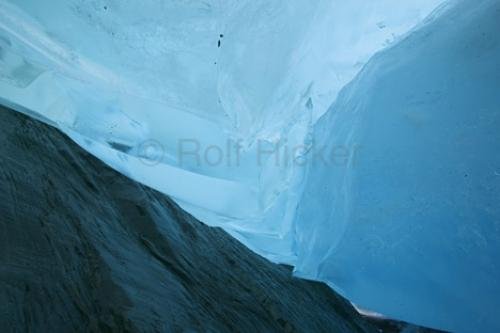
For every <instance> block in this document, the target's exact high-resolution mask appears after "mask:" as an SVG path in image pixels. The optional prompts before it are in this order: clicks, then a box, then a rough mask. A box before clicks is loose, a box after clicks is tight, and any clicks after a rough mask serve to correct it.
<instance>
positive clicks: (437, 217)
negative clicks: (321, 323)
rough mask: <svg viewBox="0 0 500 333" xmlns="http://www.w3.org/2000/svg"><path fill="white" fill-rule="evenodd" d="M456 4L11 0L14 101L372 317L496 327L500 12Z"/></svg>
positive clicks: (0, 22) (6, 34) (2, 77)
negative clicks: (317, 153)
mask: <svg viewBox="0 0 500 333" xmlns="http://www.w3.org/2000/svg"><path fill="white" fill-rule="evenodd" d="M442 2H443V1H439V0H425V1H424V0H418V1H417V0H415V1H413V0H412V1H394V0H377V1H365V0H353V1H330V0H317V1H306V0H304V1H302V0H300V1H284V0H283V1H273V2H270V1H256V0H253V1H229V0H228V1H215V0H214V1H204V2H197V1H189V2H173V1H160V0H147V1H141V2H132V1H130V2H123V1H118V0H108V1H104V0H93V1H90V0H88V1H84V0H53V1H51V2H50V5H47V3H45V2H41V1H37V0H22V1H15V0H0V101H2V103H3V104H6V105H8V106H10V107H13V108H15V109H17V110H19V111H22V112H25V113H28V114H30V115H32V116H36V117H38V118H41V119H43V120H45V121H46V122H48V123H50V124H53V125H55V126H57V127H59V128H60V129H62V130H63V131H64V132H66V133H67V134H68V135H70V136H71V137H72V138H73V139H74V140H75V141H76V142H78V143H79V144H80V145H81V146H82V147H84V148H85V149H87V150H88V151H90V152H91V153H93V154H94V155H96V156H97V157H99V158H100V159H102V160H103V161H104V162H106V163H107V164H109V165H110V166H112V167H113V168H115V169H117V170H118V171H120V172H122V173H124V174H126V175H128V176H129V177H131V178H133V179H135V180H138V181H140V182H142V183H144V184H147V185H149V186H151V187H153V188H156V189H158V190H160V191H162V192H164V193H167V194H169V195H171V196H172V197H173V198H175V200H177V202H179V203H180V204H181V205H182V207H183V208H185V209H187V210H188V211H189V212H191V213H192V214H194V215H195V216H197V217H198V218H199V219H200V220H202V221H204V222H205V223H207V224H210V225H217V226H222V227H224V228H225V229H226V230H227V231H229V232H230V233H232V234H233V235H234V236H235V237H237V238H238V239H239V240H241V241H242V242H243V243H244V244H245V245H247V246H248V247H250V248H252V249H253V250H255V251H257V252H258V253H260V254H263V255H264V256H266V257H267V258H270V259H272V260H274V261H278V262H285V263H289V264H294V265H296V273H297V274H299V275H301V276H303V277H307V278H312V279H320V280H325V281H327V282H329V283H330V285H332V286H333V287H335V288H336V289H337V290H340V291H342V292H343V293H344V294H345V295H346V296H348V297H349V298H350V299H351V300H353V301H354V302H355V303H357V304H358V305H359V306H362V307H366V308H369V309H371V310H376V311H378V312H383V313H384V314H388V315H391V316H394V317H396V318H400V319H406V320H409V321H413V322H416V323H419V324H425V325H429V326H433V327H439V328H447V329H454V330H455V329H456V330H458V331H470V329H471V328H472V326H473V325H477V327H484V328H492V327H495V323H494V321H493V319H492V317H491V316H492V313H493V311H494V310H493V309H495V307H494V306H496V303H495V301H494V300H493V299H492V298H491V297H487V294H488V292H490V293H493V294H495V293H496V294H498V290H497V284H496V283H495V279H496V278H497V277H498V276H499V274H498V268H497V265H496V264H495V262H494V259H495V256H494V253H495V252H498V246H497V244H498V239H497V238H496V237H497V235H498V234H499V233H498V226H497V224H495V223H494V221H495V219H496V221H498V216H499V215H498V208H496V207H495V205H494V199H495V198H498V194H499V193H498V185H497V183H496V182H498V180H497V178H495V177H493V176H492V174H493V175H496V173H495V172H496V170H498V168H497V166H498V164H497V162H498V160H497V156H498V154H496V155H495V154H494V152H493V148H494V146H493V145H494V139H495V138H496V139H497V138H498V137H497V136H495V134H494V128H498V126H497V125H498V122H497V120H498V118H497V117H496V114H498V113H496V114H495V113H494V112H493V111H491V110H492V108H493V106H495V105H498V103H497V102H498V101H497V100H495V99H494V96H493V93H492V91H494V89H495V87H498V82H497V81H495V80H497V79H498V74H497V73H498V72H499V71H498V67H495V66H497V61H495V60H496V59H498V58H499V57H498V54H497V53H496V52H497V48H496V46H497V44H496V41H495V38H494V37H495V34H494V31H495V29H496V30H497V31H498V28H499V27H498V26H497V25H496V23H495V22H496V21H495V20H494V19H495V18H497V17H498V11H496V9H497V7H498V1H496V0H482V1H477V2H474V3H472V2H469V1H465V0H464V1H449V2H447V4H448V5H447V6H444V7H442V8H441V9H440V10H438V11H437V12H436V13H435V14H434V15H432V16H431V18H429V19H428V20H426V21H423V20H424V18H425V17H426V16H427V15H428V14H429V13H431V11H432V10H433V9H435V8H436V6H438V5H439V4H441V3H442ZM487 14H489V16H488V15H487ZM495 15H497V16H495ZM483 21H484V22H483ZM497 21H498V20H497ZM482 22H483V23H482ZM413 30H416V32H414V33H412V34H411V35H410V36H409V37H407V38H405V36H406V34H407V33H408V32H409V31H413ZM483 33H484V35H483ZM485 36H486V37H485ZM384 48H389V50H388V51H386V52H383V53H380V54H377V55H376V56H375V57H374V59H373V60H372V61H371V62H370V64H369V65H368V66H367V67H365V68H364V69H363V67H364V65H365V64H366V63H367V61H368V60H369V59H370V58H371V57H372V56H373V55H374V54H375V53H376V52H378V51H380V50H382V49H384ZM362 69H363V70H362ZM469 69H470V70H469ZM361 70H362V73H361V74H360V75H359V76H358V77H357V78H356V79H355V80H354V81H353V82H352V83H350V84H349V85H348V87H346V88H345V89H343V88H344V87H345V85H346V84H348V83H349V82H350V81H351V80H352V79H353V78H354V77H355V76H356V75H357V74H358V73H359V72H360V71H361ZM450 75H451V76H450ZM342 89H343V90H342ZM341 90H342V93H341V94H340V96H339V98H338V99H337V95H338V94H339V92H340V91H341ZM332 103H333V106H332V107H331V108H330V110H329V111H328V113H327V114H325V115H324V113H325V112H326V111H327V109H328V108H329V106H330V105H332ZM470 110H474V111H475V112H470ZM183 139H188V140H191V142H195V144H196V145H199V147H198V148H199V151H206V150H207V149H208V148H209V147H211V146H216V147H226V145H227V144H228V142H229V143H231V144H235V143H236V144H237V145H238V147H240V148H239V149H240V150H241V151H240V154H241V156H240V163H238V164H234V163H232V164H231V163H225V162H226V161H224V163H216V164H215V165H213V164H211V163H207V160H206V159H203V158H202V159H201V161H200V163H198V162H199V161H198V160H197V159H186V160H182V161H180V160H179V156H178V149H179V141H180V140H183ZM450 140H453V142H452V143H448V142H449V141H450ZM262 143H263V144H264V147H265V148H266V149H276V148H277V147H286V146H292V147H294V146H304V147H305V149H304V151H309V152H311V151H313V153H314V150H317V149H319V150H321V149H322V148H323V147H326V148H329V149H331V148H334V149H337V150H336V154H337V155H338V156H337V157H338V158H340V160H341V161H340V162H339V163H340V165H335V167H334V168H330V167H328V166H325V165H324V164H322V163H319V164H314V163H311V159H309V158H308V159H307V160H308V161H309V162H310V163H309V164H307V165H306V166H303V165H302V164H300V165H299V164H297V163H290V164H277V163H276V162H275V160H274V156H271V155H269V156H267V157H266V159H264V160H263V161H262V163H258V162H257V161H256V154H257V153H258V151H259V149H260V144H262ZM447 143H448V144H447ZM457 147H460V149H458V148H457ZM313 148H314V149H313ZM327 151H328V149H327ZM303 153H304V152H301V153H298V152H297V155H298V156H292V157H291V158H290V157H289V159H291V160H294V158H302V157H304V156H303ZM226 157H227V155H226ZM424 157H428V158H424ZM342 159H344V160H345V161H347V165H346V164H345V163H344V162H342ZM312 161H313V162H314V159H312ZM349 163H356V168H350V166H351V164H349ZM465 175H466V176H465ZM488 177H489V178H488ZM458 180H460V181H458ZM437 184H442V185H437ZM403 185H404V186H403ZM304 186H305V190H304ZM303 194H304V195H303ZM299 203H300V205H299ZM403 217H404V218H405V222H404V223H403V222H402V218H403ZM470 221H473V223H472V222H470ZM482 221H486V222H484V223H483V222H482ZM431 224H432V227H431ZM460 251H462V252H460ZM465 258H470V259H465ZM477 258H481V259H477ZM445 262H446V265H444V266H443V264H444V263H445ZM476 269H477V271H476V272H475V273H476V275H475V276H472V273H468V272H473V271H474V270H476ZM459 277H460V278H459ZM466 281H469V282H470V281H473V282H474V285H477V287H475V288H471V287H470V286H466ZM469 285H470V283H469ZM464 287H467V288H465V290H462V288H464ZM469 289H470V290H469ZM386 291H387V292H386ZM429 294H432V295H429ZM424 295H428V296H427V297H424ZM481 302H483V307H482V308H481V307H480V305H481V304H480V303H481ZM488 306H490V307H488ZM485 307H486V311H484V312H482V313H479V310H478V309H480V308H481V309H482V310H484V308H485ZM489 309H492V310H491V311H490V310H489ZM457 318H460V320H459V319H457ZM474 318H476V319H474Z"/></svg>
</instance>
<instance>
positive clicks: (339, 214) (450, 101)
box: [295, 0, 500, 332]
mask: <svg viewBox="0 0 500 333" xmlns="http://www.w3.org/2000/svg"><path fill="white" fill-rule="evenodd" d="M499 32H500V1H497V0H483V1H474V2H472V1H461V2H453V3H451V4H450V6H449V7H447V8H445V10H444V12H443V13H442V14H441V15H439V18H438V19H436V20H432V21H431V22H429V23H428V24H427V25H426V26H425V27H423V28H422V29H420V30H418V31H416V32H414V33H412V34H411V35H410V36H409V37H408V38H406V39H405V40H403V41H401V42H400V43H398V44H397V45H395V46H394V47H392V48H391V49H389V50H387V51H384V52H382V53H380V54H378V55H376V56H375V57H374V58H373V59H372V60H371V61H370V63H369V64H368V65H367V66H366V67H365V68H364V69H363V71H362V73H361V74H360V75H359V76H358V77H357V78H356V79H355V80H354V81H353V82H352V83H350V84H349V85H348V87H346V88H345V89H344V90H343V91H342V93H341V94H340V96H339V98H338V100H337V101H336V103H335V104H334V105H333V106H332V107H331V109H330V110H329V111H328V113H327V114H325V116H324V117H323V118H322V119H320V120H319V121H318V123H317V125H316V127H315V129H314V141H315V146H316V147H318V148H319V147H326V151H332V150H334V149H338V148H339V147H340V148H342V149H352V147H357V149H358V154H357V155H356V156H355V159H354V158H351V159H345V160H344V161H341V162H342V163H339V162H338V161H337V163H336V161H335V160H333V161H332V160H328V161H327V162H328V163H325V162H324V161H323V160H320V159H313V160H312V161H311V165H310V172H309V177H308V180H307V186H306V189H305V191H304V196H303V198H302V200H301V202H300V205H299V209H298V213H297V216H296V220H295V222H296V223H295V226H296V233H297V234H298V235H300V237H297V241H298V244H297V246H296V249H297V251H298V261H297V263H296V273H297V274H298V275H301V276H304V277H307V278H311V277H313V278H315V279H319V280H323V281H326V282H328V283H329V284H330V285H331V286H333V287H334V289H336V290H338V291H340V292H342V293H343V294H344V296H346V297H347V298H348V299H350V300H351V301H352V302H354V303H355V304H357V305H358V306H360V307H362V308H365V309H372V310H376V311H377V312H381V313H383V314H385V315H388V316H391V317H395V318H400V319H404V320H407V321H410V322H418V323H419V324H421V325H426V326H428V327H434V328H439V329H443V330H447V331H451V332H497V331H499V330H500V321H499V320H498V309H499V308H500V299H499V297H498V296H499V295H500V283H499V281H500V261H499V255H500V202H499V200H500V154H499V150H498V149H499V143H500V131H499V129H500V94H499V90H498V89H499V87H500V39H499V37H498V33H499ZM311 223H313V224H314V227H313V228H311Z"/></svg>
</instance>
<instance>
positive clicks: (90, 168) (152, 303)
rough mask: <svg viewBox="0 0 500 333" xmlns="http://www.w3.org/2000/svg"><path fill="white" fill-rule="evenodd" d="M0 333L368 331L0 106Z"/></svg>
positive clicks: (341, 304)
mask: <svg viewBox="0 0 500 333" xmlns="http://www.w3.org/2000/svg"><path fill="white" fill-rule="evenodd" d="M0 151H1V159H0V189H1V191H0V331H1V332H91V331H94V332H96V331H106V332H107V331H116V332H124V331H133V332H135V331H139V332H228V331H234V332H274V331H284V332H295V331H296V332H367V331H371V328H370V327H371V326H370V325H369V324H366V323H365V321H364V320H363V318H361V317H360V316H359V315H358V314H357V313H356V312H355V311H354V309H353V308H352V307H351V306H350V305H349V303H348V302H346V301H345V300H343V299H342V298H341V297H339V296H337V295H336V294H334V293H333V292H332V291H331V290H330V289H329V288H328V287H326V286H325V285H322V284H319V283H313V282H308V281H302V280H298V279H295V278H292V277H291V273H290V270H289V269H287V268H285V267H282V266H278V265H274V264H271V263H269V262H267V261H266V260H264V259H262V258H260V257H258V256H257V255H255V254H253V253H251V252H250V251H248V250H247V249H246V248H244V247H243V246H242V245H240V244H239V243H237V242H236V241H235V240H233V239H232V238H231V237H230V236H228V235H227V234H226V233H224V232H223V231H222V230H219V229H213V228H208V227H206V226H204V225H202V224H201V223H200V222H198V221H197V220H195V219H194V218H193V217H191V216H190V215H188V214H187V213H185V212H183V211H182V210H181V209H180V208H179V207H178V206H176V205H175V204H174V203H173V202H172V201H171V200H170V199H168V198H167V197H166V196H164V195H162V194H160V193H158V192H155V191H153V190H151V189H149V188H146V187H144V186H142V185H140V184H137V183H135V182H133V181H131V180H129V179H127V178H126V177H124V176H122V175H120V174H118V173H117V172H115V171H113V170H112V169H110V168H108V167H107V166H105V165H104V164H103V163H101V162H100V161H99V160H97V159H95V158H94V157H92V156H90V155H89V154H88V153H86V152H85V151H83V150H82V149H80V148H79V147H78V146H77V145H75V144H74V143H73V142H72V141H70V140H69V139H68V138H66V137H65V136H64V135H63V134H61V133H60V132H59V131H57V130H55V129H54V128H51V127H49V126H47V125H45V124H43V123H40V122H38V121H35V120H32V119H30V118H28V117H26V116H24V115H21V114H19V113H16V112H13V111H11V110H7V109H3V108H0Z"/></svg>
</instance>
